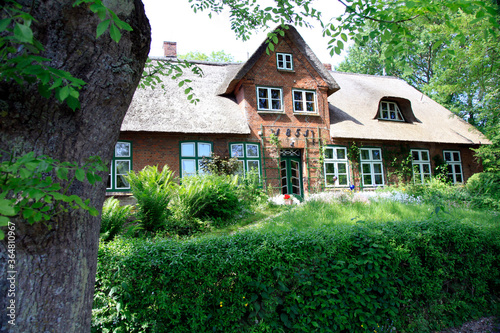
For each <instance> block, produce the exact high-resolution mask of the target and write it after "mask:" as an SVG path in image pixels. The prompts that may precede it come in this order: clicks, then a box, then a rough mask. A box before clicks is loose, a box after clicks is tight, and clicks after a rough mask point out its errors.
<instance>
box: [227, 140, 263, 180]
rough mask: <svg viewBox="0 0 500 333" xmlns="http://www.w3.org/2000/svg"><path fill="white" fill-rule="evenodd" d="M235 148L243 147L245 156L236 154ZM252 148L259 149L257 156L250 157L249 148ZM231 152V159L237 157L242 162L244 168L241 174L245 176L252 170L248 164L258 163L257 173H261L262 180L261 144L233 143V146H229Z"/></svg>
mask: <svg viewBox="0 0 500 333" xmlns="http://www.w3.org/2000/svg"><path fill="white" fill-rule="evenodd" d="M234 146H242V152H243V156H239V155H238V154H235V151H233V147H234ZM250 146H256V147H257V155H256V156H250V155H249V154H248V147H250ZM229 152H230V155H231V157H236V158H237V159H238V160H239V161H240V163H241V167H242V170H241V172H242V173H243V175H245V174H246V173H247V172H248V171H249V169H250V167H249V163H248V162H257V165H258V167H257V172H258V173H259V178H260V175H261V163H260V145H259V144H257V143H253V142H235V143H231V144H229Z"/></svg>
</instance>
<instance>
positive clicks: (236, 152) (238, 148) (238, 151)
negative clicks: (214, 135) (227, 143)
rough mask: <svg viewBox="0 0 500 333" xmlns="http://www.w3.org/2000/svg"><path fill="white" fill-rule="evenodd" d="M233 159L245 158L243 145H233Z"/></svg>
mask: <svg viewBox="0 0 500 333" xmlns="http://www.w3.org/2000/svg"><path fill="white" fill-rule="evenodd" d="M231 157H243V145H231Z"/></svg>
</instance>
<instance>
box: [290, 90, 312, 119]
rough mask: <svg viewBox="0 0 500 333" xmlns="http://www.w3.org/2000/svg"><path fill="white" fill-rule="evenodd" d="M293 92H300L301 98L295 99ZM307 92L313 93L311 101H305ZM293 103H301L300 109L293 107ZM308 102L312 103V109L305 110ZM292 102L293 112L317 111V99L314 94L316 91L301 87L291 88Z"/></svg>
mask: <svg viewBox="0 0 500 333" xmlns="http://www.w3.org/2000/svg"><path fill="white" fill-rule="evenodd" d="M295 93H300V94H301V97H302V99H301V100H296V99H295ZM307 94H312V95H313V100H312V101H307V100H306V98H307ZM295 103H300V104H301V105H302V110H297V109H296V107H295ZM308 103H312V105H313V108H314V111H307V105H308ZM292 104H293V112H294V113H307V114H317V113H318V99H317V96H316V91H313V90H303V89H292Z"/></svg>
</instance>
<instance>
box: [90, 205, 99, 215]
mask: <svg viewBox="0 0 500 333" xmlns="http://www.w3.org/2000/svg"><path fill="white" fill-rule="evenodd" d="M89 214H90V215H91V216H99V211H98V210H97V209H95V208H94V207H89Z"/></svg>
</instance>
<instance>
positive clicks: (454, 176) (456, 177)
mask: <svg viewBox="0 0 500 333" xmlns="http://www.w3.org/2000/svg"><path fill="white" fill-rule="evenodd" d="M457 157H458V158H457ZM443 158H444V161H445V162H446V164H448V178H449V179H450V180H451V181H452V182H453V184H457V183H459V184H461V183H463V182H464V174H463V167H462V156H460V151H458V150H443ZM457 167H459V169H460V172H457V170H456V169H457Z"/></svg>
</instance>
